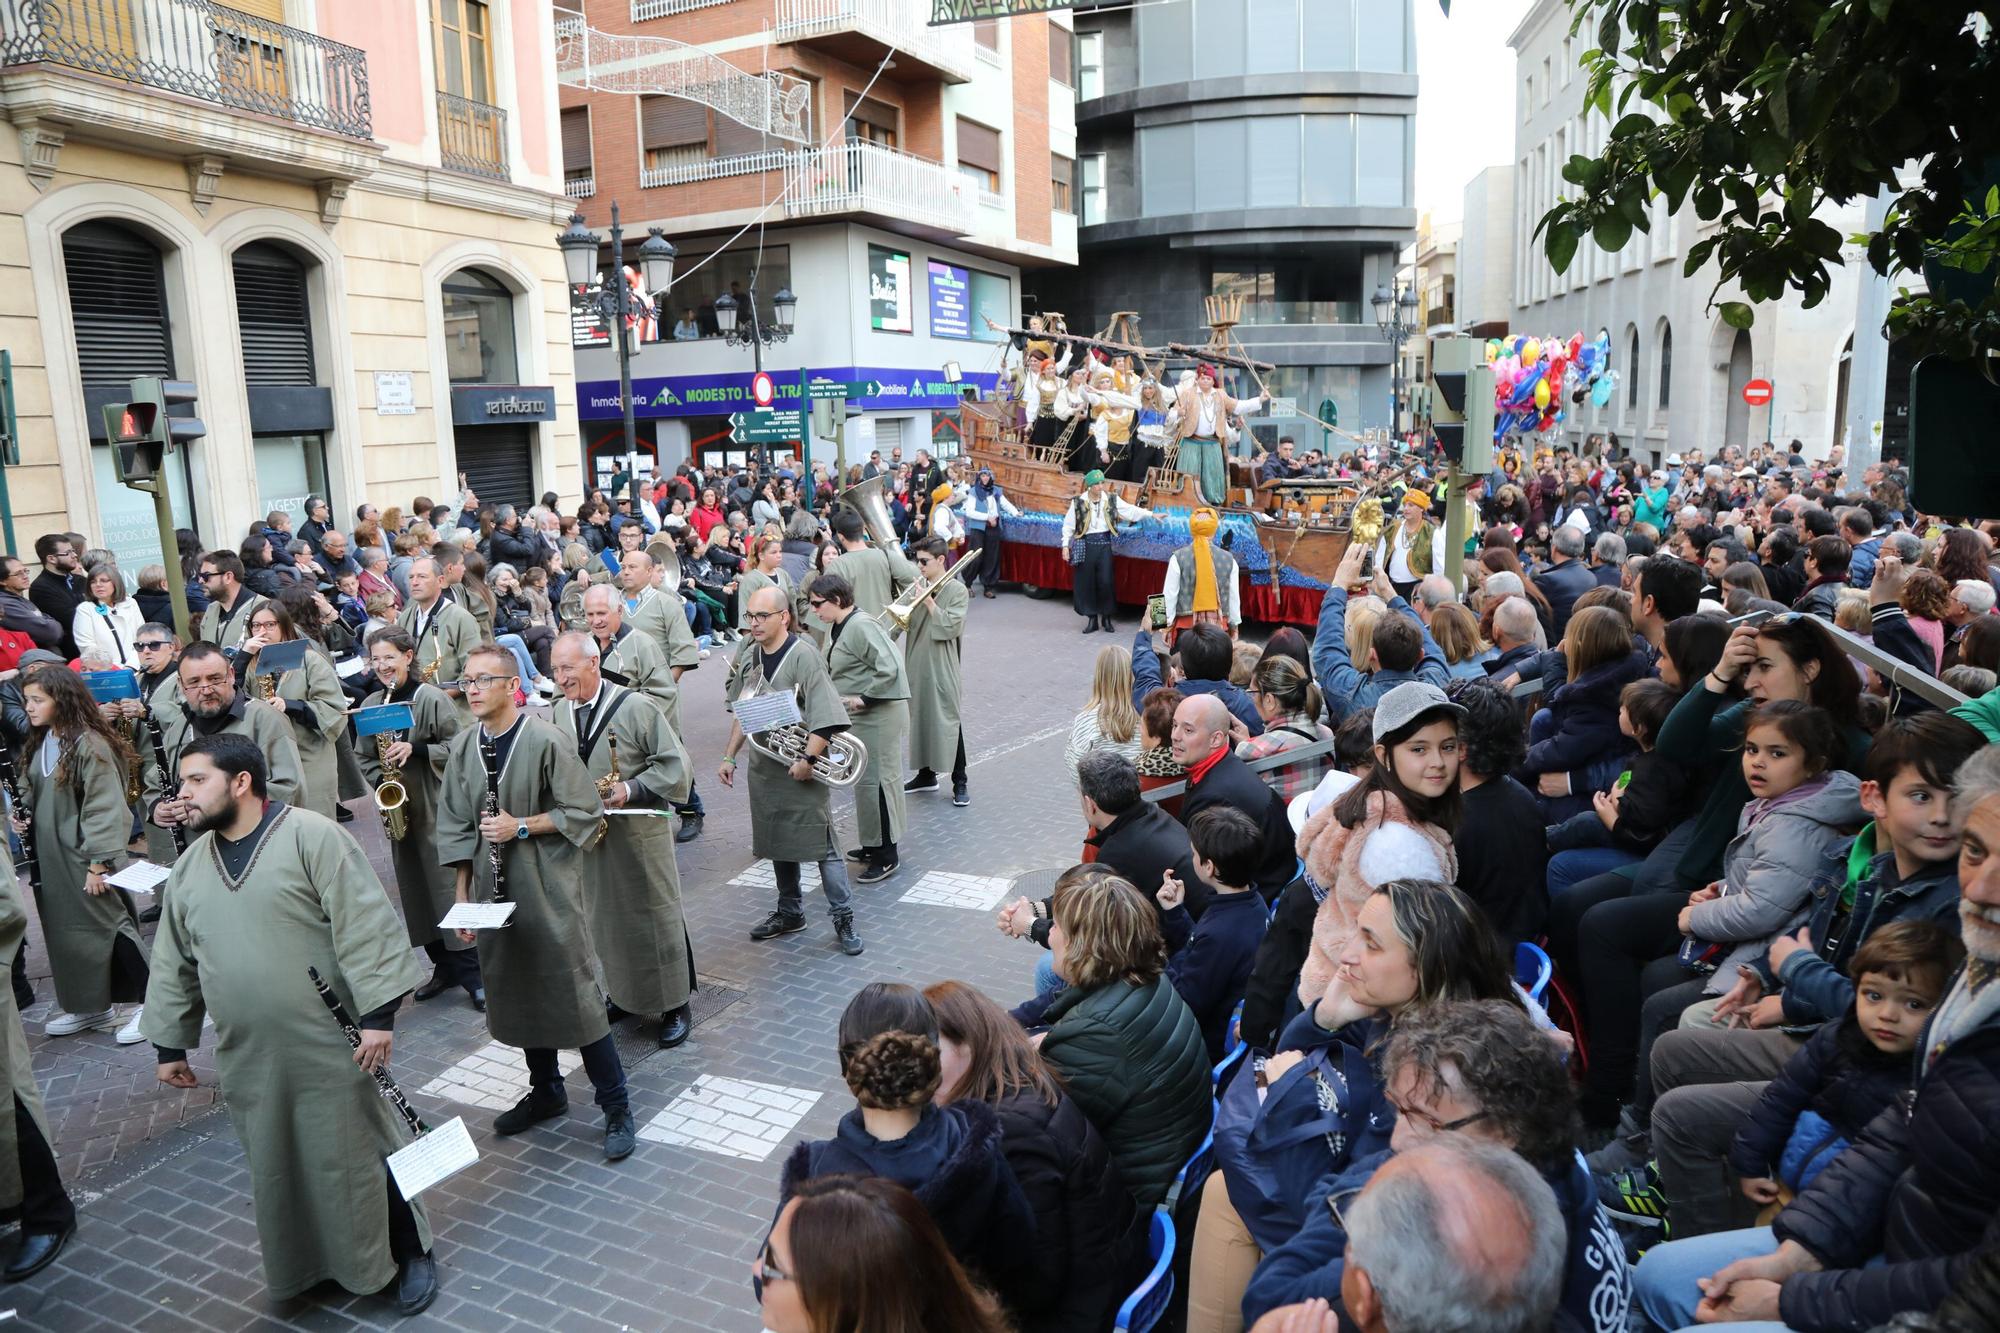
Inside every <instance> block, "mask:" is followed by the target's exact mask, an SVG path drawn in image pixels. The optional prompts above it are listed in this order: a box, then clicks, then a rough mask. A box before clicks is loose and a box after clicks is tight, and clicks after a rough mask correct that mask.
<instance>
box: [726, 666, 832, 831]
mask: <svg viewBox="0 0 2000 1333" xmlns="http://www.w3.org/2000/svg"><path fill="white" fill-rule="evenodd" d="M771 690H790V691H792V692H793V693H795V694H797V695H798V698H799V716H800V719H801V720H802V721H803V722H804V723H805V725H806V727H807V728H808V729H809V730H815V731H817V730H821V729H824V728H828V727H843V728H844V727H846V726H847V710H846V709H845V708H843V707H841V705H840V695H839V694H838V693H837V692H836V691H835V690H834V688H833V681H832V679H831V678H829V677H828V675H827V674H826V663H825V662H824V661H823V660H822V659H821V658H820V655H819V649H817V648H815V647H813V645H812V642H811V641H810V640H808V639H802V638H799V637H798V636H797V635H794V636H793V637H792V639H791V647H790V648H789V649H788V650H787V651H786V653H785V660H784V661H782V662H780V663H779V664H778V673H777V675H776V676H775V677H774V678H772V679H770V680H766V679H765V678H764V671H763V666H762V658H761V649H760V648H759V646H758V643H757V641H756V640H755V639H744V640H743V641H742V642H740V643H738V644H737V645H736V656H735V657H734V658H733V659H732V660H731V662H730V666H729V680H728V683H727V684H726V685H725V687H724V692H725V694H726V695H727V697H728V698H729V699H730V700H731V701H732V702H733V701H735V700H737V699H740V698H742V697H744V696H745V695H746V694H763V693H766V692H768V691H771ZM743 758H744V760H745V766H746V767H747V768H748V769H749V770H750V852H751V854H752V855H753V856H759V857H763V858H765V859H766V860H771V861H795V862H803V861H824V860H826V859H828V858H829V857H834V856H839V855H840V849H839V847H837V846H836V845H835V844H834V841H833V816H832V813H831V811H830V809H829V801H828V797H829V796H830V795H831V792H830V790H829V788H828V787H827V785H826V784H825V783H823V782H817V781H811V782H800V781H798V780H797V779H795V778H793V777H792V775H791V774H790V773H789V772H787V771H786V767H785V765H783V764H781V763H779V762H778V761H777V760H775V759H770V758H767V757H766V756H765V755H764V754H763V753H762V752H761V751H759V750H758V749H757V748H756V747H755V746H752V745H745V746H744V747H743Z"/></svg>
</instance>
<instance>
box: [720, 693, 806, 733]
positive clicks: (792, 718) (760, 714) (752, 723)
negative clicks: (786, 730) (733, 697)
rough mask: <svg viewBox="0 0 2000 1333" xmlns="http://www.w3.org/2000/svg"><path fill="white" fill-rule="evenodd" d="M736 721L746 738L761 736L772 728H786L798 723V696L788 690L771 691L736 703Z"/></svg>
mask: <svg viewBox="0 0 2000 1333" xmlns="http://www.w3.org/2000/svg"><path fill="white" fill-rule="evenodd" d="M736 720H737V721H738V722H740V723H742V724H743V733H744V734H745V735H746V736H761V735H763V734H764V733H765V732H767V731H769V730H770V729H771V728H773V727H788V726H791V725H792V724H793V723H795V722H798V721H800V720H801V719H800V714H799V701H798V696H796V695H794V694H793V693H792V692H791V691H790V690H772V691H770V692H768V693H766V694H753V695H751V696H749V697H748V698H746V699H738V700H737V701H736Z"/></svg>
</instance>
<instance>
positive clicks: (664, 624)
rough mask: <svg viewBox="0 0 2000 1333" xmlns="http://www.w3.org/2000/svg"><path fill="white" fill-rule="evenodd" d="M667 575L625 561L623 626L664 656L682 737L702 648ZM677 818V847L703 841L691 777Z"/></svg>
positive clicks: (673, 716)
mask: <svg viewBox="0 0 2000 1333" xmlns="http://www.w3.org/2000/svg"><path fill="white" fill-rule="evenodd" d="M620 531H623V529H620ZM663 574H664V571H663V570H662V569H661V568H660V562H659V561H657V560H655V559H654V558H653V556H652V554H651V553H650V552H647V551H635V552H633V553H632V554H631V555H629V556H627V557H626V558H625V565H624V567H623V568H622V569H620V570H619V571H618V577H619V580H620V582H621V583H622V585H623V586H624V588H625V622H626V623H627V624H628V625H630V626H631V627H632V628H633V629H636V630H638V631H640V632H641V633H643V634H645V635H647V636H648V637H649V638H651V639H652V640H653V642H654V643H655V644H657V645H659V649H660V654H661V656H662V657H664V658H665V659H666V662H667V671H668V673H669V675H670V676H671V677H672V679H673V685H674V693H673V698H671V699H670V700H668V702H667V706H666V713H667V721H668V722H669V723H670V724H671V725H672V726H673V729H674V735H676V736H679V735H681V734H682V726H681V696H680V679H681V677H682V676H683V675H685V674H687V673H688V672H690V671H693V670H694V669H695V668H696V667H698V666H700V665H701V645H700V644H699V643H697V642H696V641H695V637H694V629H693V628H692V627H691V626H690V625H689V624H688V617H687V611H686V609H685V605H686V604H685V603H684V602H682V601H681V596H680V594H679V593H678V592H675V591H673V590H672V589H671V588H668V587H667V586H666V582H665V579H664V578H663V577H662V576H663ZM674 813H676V814H678V815H679V816H680V821H681V826H680V829H679V830H678V831H677V832H676V833H675V834H674V841H675V842H693V841H694V840H695V838H697V837H698V836H700V834H701V825H702V820H703V818H704V817H705V816H706V814H707V811H706V810H705V809H704V808H703V806H702V803H701V793H700V792H698V791H696V790H695V786H694V782H693V779H692V776H690V779H689V782H688V789H687V794H686V795H685V796H683V797H678V798H676V799H675V801H674Z"/></svg>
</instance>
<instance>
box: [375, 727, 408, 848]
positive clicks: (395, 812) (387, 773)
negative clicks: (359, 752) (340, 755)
mask: <svg viewBox="0 0 2000 1333" xmlns="http://www.w3.org/2000/svg"><path fill="white" fill-rule="evenodd" d="M395 743H396V742H395V733H394V732H390V731H378V732H376V733H375V758H376V760H377V761H379V762H380V763H381V765H382V781H381V784H380V785H378V786H377V787H376V788H375V808H376V809H377V810H379V811H381V813H382V827H383V829H384V830H386V831H387V833H388V834H389V841H391V842H401V841H402V839H403V835H404V834H405V833H408V832H409V831H410V812H409V811H408V810H407V809H405V808H404V807H406V806H407V805H409V803H410V789H409V788H408V787H405V786H404V785H403V770H402V769H400V768H397V767H396V766H395V765H394V764H392V763H390V762H389V747H390V746H391V745H394V744H395Z"/></svg>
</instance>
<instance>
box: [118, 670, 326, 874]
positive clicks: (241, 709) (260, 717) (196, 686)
mask: <svg viewBox="0 0 2000 1333" xmlns="http://www.w3.org/2000/svg"><path fill="white" fill-rule="evenodd" d="M177 670H178V672H179V676H180V694H181V704H180V706H179V707H178V708H175V707H164V708H162V707H157V706H156V708H155V712H156V713H157V714H158V716H159V719H160V734H161V742H162V747H163V748H164V749H165V751H166V755H167V765H168V766H167V768H166V770H165V771H162V770H161V768H160V765H159V759H158V756H157V755H156V754H155V753H154V752H153V751H152V749H151V748H150V747H149V748H148V749H147V750H146V752H145V753H144V754H143V755H142V756H141V757H142V759H143V760H144V765H145V766H144V775H145V780H144V782H143V784H142V787H143V790H144V792H145V798H144V799H145V802H146V822H147V823H149V824H155V825H158V826H159V827H160V828H163V829H170V828H172V827H173V826H174V825H175V824H179V823H182V822H183V821H184V820H185V819H186V818H187V817H188V813H189V812H188V807H187V804H186V802H184V801H182V800H181V799H180V785H179V782H178V781H177V779H176V778H175V777H174V775H175V774H176V773H178V772H179V771H180V761H181V751H182V750H184V749H186V748H187V746H188V743H189V742H191V741H194V740H196V739H198V738H200V737H203V736H225V735H226V736H242V737H245V738H246V739H248V740H249V741H250V742H251V743H252V744H253V745H255V746H256V747H257V748H258V750H260V751H261V752H262V753H263V755H264V770H265V774H266V778H265V781H266V783H267V785H268V786H269V787H270V789H271V799H272V800H274V801H283V802H285V803H286V804H287V805H289V804H291V803H292V802H293V801H295V800H296V799H298V794H299V788H300V785H301V783H302V781H303V773H304V769H303V766H302V765H301V764H300V762H299V747H298V746H297V745H296V744H295V743H294V742H293V741H292V729H291V728H290V727H288V726H286V725H285V720H284V719H283V718H281V717H279V716H278V714H277V712H276V711H275V710H273V709H269V708H252V707H251V706H250V699H249V697H248V696H247V695H245V694H244V693H243V691H241V690H239V689H237V688H236V673H235V672H234V671H232V670H231V669H230V665H229V658H228V657H226V656H225V655H224V654H223V651H222V650H221V649H220V648H218V647H216V646H215V645H214V644H212V643H209V642H208V641H207V640H205V639H204V640H197V641H195V642H194V643H191V644H189V645H188V646H187V649H186V650H185V651H184V652H182V653H181V660H180V664H179V666H178V668H177ZM169 883H171V881H169Z"/></svg>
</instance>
